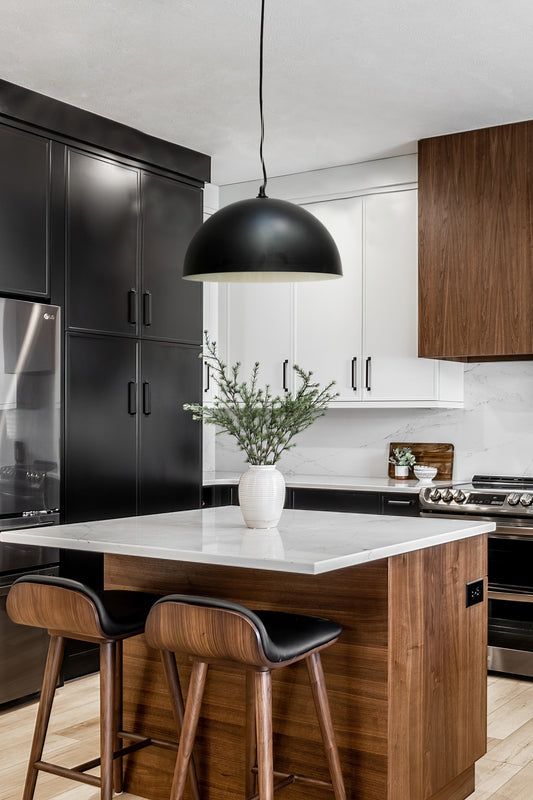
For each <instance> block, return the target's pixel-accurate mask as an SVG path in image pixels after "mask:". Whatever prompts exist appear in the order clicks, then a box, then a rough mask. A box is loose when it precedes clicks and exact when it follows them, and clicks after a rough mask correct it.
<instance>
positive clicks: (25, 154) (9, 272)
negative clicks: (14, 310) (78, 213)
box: [0, 125, 50, 297]
mask: <svg viewBox="0 0 533 800" xmlns="http://www.w3.org/2000/svg"><path fill="white" fill-rule="evenodd" d="M49 187H50V143H49V141H48V139H44V138H41V137H39V136H33V135H32V134H29V133H25V132H24V131H20V130H18V129H16V128H11V127H8V126H7V125H1V126H0V292H2V293H3V292H6V293H8V294H20V295H35V296H36V297H45V296H46V295H47V294H48V271H49V255H48V225H49V198H50V191H49Z"/></svg>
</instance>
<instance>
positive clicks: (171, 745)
mask: <svg viewBox="0 0 533 800" xmlns="http://www.w3.org/2000/svg"><path fill="white" fill-rule="evenodd" d="M118 737H119V739H131V741H132V742H139V745H129V747H131V748H133V747H135V748H136V749H139V747H148V745H151V744H153V746H154V747H161V748H162V749H163V750H175V751H176V752H177V751H178V747H179V742H172V741H170V740H169V739H158V738H156V737H155V736H142V735H141V734H139V733H130V732H129V731H119V732H118ZM143 743H144V744H143ZM123 749H124V750H126V748H123ZM128 752H130V750H129V749H128Z"/></svg>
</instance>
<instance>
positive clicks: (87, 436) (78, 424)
mask: <svg viewBox="0 0 533 800" xmlns="http://www.w3.org/2000/svg"><path fill="white" fill-rule="evenodd" d="M67 340H68V341H67V354H66V355H67V392H66V409H65V415H66V435H65V438H66V442H65V445H66V446H65V470H64V476H65V487H64V488H65V520H66V521H67V522H77V521H82V520H92V519H106V518H111V517H124V516H130V515H134V514H135V513H136V475H137V463H136V461H137V459H136V439H137V436H136V431H137V411H138V409H137V397H136V389H137V387H136V366H137V365H136V361H137V358H136V353H137V345H136V343H135V342H133V341H130V340H129V339H120V338H118V337H116V338H114V337H103V336H91V335H85V336H83V335H77V334H69V335H68V337H67Z"/></svg>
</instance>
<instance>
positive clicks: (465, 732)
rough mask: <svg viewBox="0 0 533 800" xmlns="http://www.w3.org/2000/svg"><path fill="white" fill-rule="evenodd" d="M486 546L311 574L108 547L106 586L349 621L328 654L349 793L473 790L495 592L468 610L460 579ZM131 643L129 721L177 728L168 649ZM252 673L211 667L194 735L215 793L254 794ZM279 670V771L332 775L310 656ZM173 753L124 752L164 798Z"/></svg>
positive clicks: (319, 794) (318, 795)
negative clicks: (249, 716)
mask: <svg viewBox="0 0 533 800" xmlns="http://www.w3.org/2000/svg"><path fill="white" fill-rule="evenodd" d="M474 543H477V544H474ZM463 548H465V549H464V550H463ZM485 548H486V542H485V537H479V538H477V539H474V540H466V541H464V542H459V543H454V544H452V545H442V546H440V547H436V548H431V549H428V550H424V551H418V552H417V553H411V554H407V555H405V556H397V557H394V558H391V559H388V560H383V561H378V562H372V563H370V564H366V565H363V566H358V567H351V568H347V569H342V570H338V571H336V572H330V573H327V574H325V575H315V576H307V575H294V574H290V575H288V574H285V573H273V572H266V571H260V570H246V569H239V568H228V567H216V566H211V565H198V564H186V563H181V562H169V561H164V560H155V559H142V558H134V557H125V556H115V555H106V557H105V575H106V586H108V587H109V588H135V589H140V590H143V589H144V590H146V591H147V590H150V591H159V592H161V593H162V594H166V593H171V592H184V593H191V594H203V595H208V596H209V595H210V596H214V597H220V598H223V599H227V600H231V601H234V602H239V603H242V604H243V605H246V606H248V607H250V608H254V607H255V608H265V609H273V610H286V611H290V612H294V613H308V614H315V615H321V616H325V617H329V618H330V619H334V620H336V621H337V622H339V623H340V624H341V625H343V627H344V630H343V633H342V635H341V637H340V639H339V641H338V642H337V643H336V644H335V645H333V646H332V647H330V648H327V649H326V650H324V651H323V652H322V661H323V667H324V673H325V679H326V685H327V690H328V697H329V701H330V705H331V714H332V719H333V725H334V731H335V737H336V740H337V743H338V746H339V753H340V759H341V766H342V770H343V776H344V780H345V783H346V791H347V796H348V797H349V798H354V799H355V798H357V800H383V799H384V798H386V800H463V798H465V797H466V796H467V795H468V794H469V793H470V791H471V789H470V788H468V787H469V783H468V780H469V778H468V775H471V770H470V768H471V767H472V764H473V760H474V758H477V757H478V755H481V752H483V748H484V736H485V731H486V727H485V725H484V718H483V715H484V713H485V712H484V705H483V698H482V695H483V690H484V688H485V685H486V684H485V680H486V679H485V673H484V672H483V671H482V669H481V664H482V662H483V660H484V658H485V652H484V651H483V650H482V648H483V646H484V643H485V644H486V640H485V639H484V638H483V637H484V635H485V634H484V633H483V632H482V631H481V630H480V628H481V627H483V625H484V624H485V625H486V603H483V604H480V605H478V606H474V607H472V608H470V609H465V608H463V607H464V605H465V596H466V590H465V586H464V582H465V581H466V580H472V579H475V578H479V577H482V576H483V575H485V574H486V561H485ZM467 576H468V577H467ZM466 612H469V613H468V614H467V613H466ZM441 617H442V619H441ZM455 626H457V629H456V627H455ZM124 652H125V711H124V714H125V722H124V724H125V726H126V727H127V728H129V729H131V728H135V729H138V730H141V731H143V732H148V733H152V734H153V735H154V736H169V735H172V734H173V732H174V731H175V726H174V720H173V716H172V710H171V707H170V702H169V699H168V695H167V688H166V684H165V681H164V675H163V671H162V668H161V663H160V659H159V656H158V654H157V653H156V652H155V651H154V650H151V649H150V648H149V647H148V646H147V644H146V641H145V639H144V637H143V636H139V637H135V638H133V639H129V640H127V641H126V642H125V643H124ZM470 661H471V662H472V664H471V663H470ZM177 663H178V668H179V673H180V679H181V682H182V687H183V692H184V695H186V694H187V691H188V685H189V679H190V673H191V665H190V664H189V663H187V661H186V660H184V658H182V657H180V656H178V657H177ZM472 665H473V666H472ZM242 673H243V670H236V669H232V668H229V667H228V668H219V667H217V668H212V669H210V670H209V673H208V677H207V683H206V691H205V698H204V705H203V706H202V713H201V718H200V723H199V728H198V736H197V740H196V746H195V758H196V766H197V772H198V777H199V781H200V787H201V794H202V798H204V799H205V800H230V798H231V800H235V798H236V797H244V792H245V784H246V778H245V754H246V727H245V702H246V685H245V684H246V681H245V677H244V675H243V674H242ZM431 676H433V678H434V680H433V679H432V678H431ZM272 677H273V728H274V762H275V769H276V770H279V771H281V772H288V773H291V772H296V773H300V774H303V775H307V776H309V777H311V778H315V779H317V780H323V781H327V780H328V778H329V775H328V768H327V762H326V758H325V755H324V751H323V747H322V744H321V739H320V730H319V727H318V723H317V720H316V716H315V713H314V707H313V701H312V694H311V690H310V687H309V684H308V677H307V674H306V668H305V665H304V664H297V665H294V666H291V667H290V668H287V669H280V670H277V671H275V672H274V673H273V676H272ZM441 726H443V727H441ZM174 735H175V734H174ZM448 754H449V755H448ZM448 757H449V759H450V763H449V765H447V764H446V763H445V764H444V765H443V766H441V765H440V760H443V761H445V762H446V761H447V760H448ZM468 758H471V760H470V761H468V763H465V764H464V765H463V763H464V762H465V761H467V760H468ZM174 759H175V755H174V754H173V753H170V752H168V753H166V752H164V751H159V750H156V751H153V752H148V751H146V752H143V751H141V752H139V753H136V754H134V755H132V756H128V758H127V760H126V789H127V790H128V791H133V792H134V793H135V794H138V795H141V796H143V797H148V798H153V800H168V796H169V792H170V785H171V780H172V773H173V769H174ZM468 770H470V772H468V775H467V774H466V772H467V771H468ZM463 773H464V774H463ZM461 775H462V777H461ZM441 781H446V783H441ZM286 794H287V797H289V796H290V797H291V800H331V793H330V792H328V791H326V790H323V789H321V788H318V787H317V788H315V787H313V788H310V787H309V786H298V785H296V784H295V785H292V786H291V787H290V788H289V789H287V790H286ZM186 797H189V795H188V794H186Z"/></svg>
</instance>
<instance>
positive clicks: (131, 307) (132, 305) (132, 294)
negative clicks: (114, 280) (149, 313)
mask: <svg viewBox="0 0 533 800" xmlns="http://www.w3.org/2000/svg"><path fill="white" fill-rule="evenodd" d="M128 322H129V323H130V325H136V324H137V292H136V291H135V289H130V290H129V292H128Z"/></svg>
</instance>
